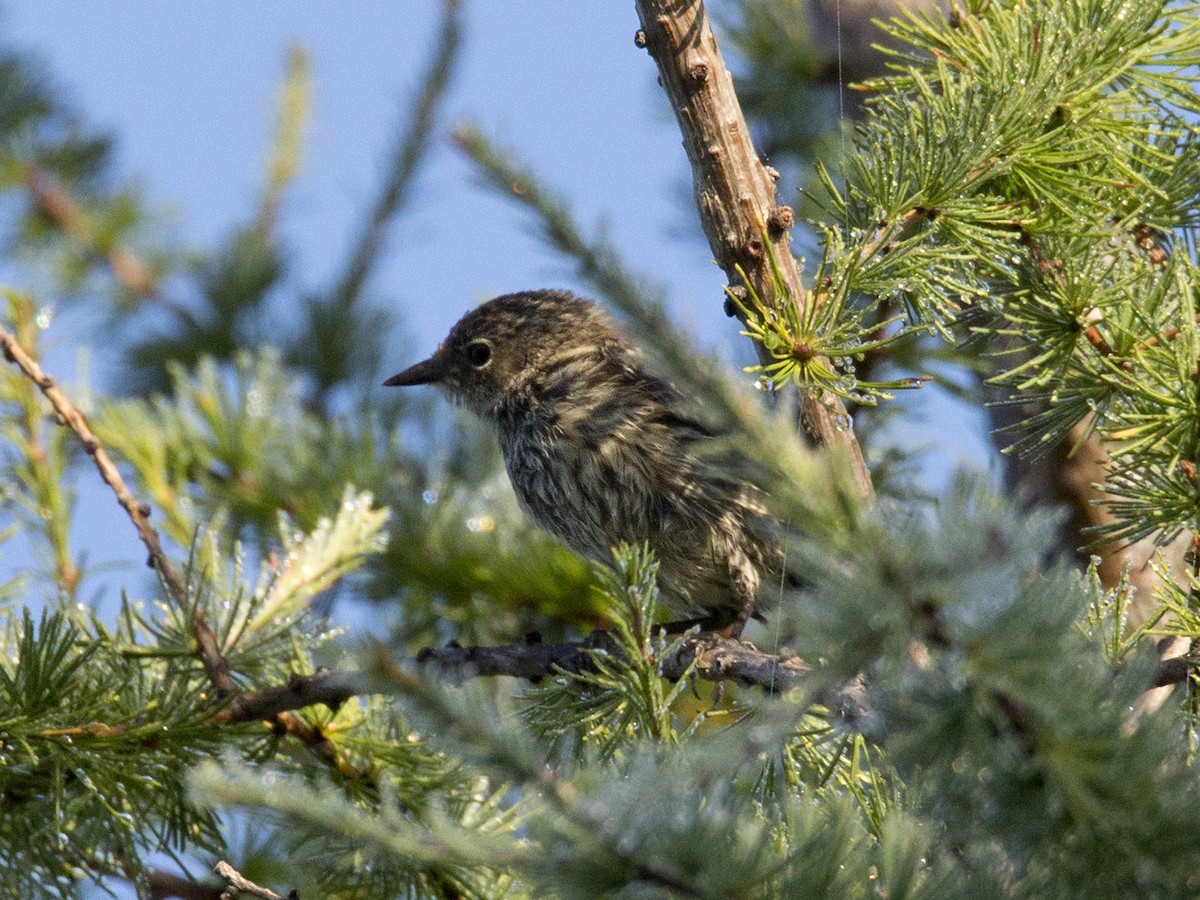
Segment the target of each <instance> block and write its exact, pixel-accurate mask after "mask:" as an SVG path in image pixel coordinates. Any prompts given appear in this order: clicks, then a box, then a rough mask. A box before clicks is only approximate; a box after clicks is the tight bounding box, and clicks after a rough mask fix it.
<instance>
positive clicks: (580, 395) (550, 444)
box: [384, 290, 781, 634]
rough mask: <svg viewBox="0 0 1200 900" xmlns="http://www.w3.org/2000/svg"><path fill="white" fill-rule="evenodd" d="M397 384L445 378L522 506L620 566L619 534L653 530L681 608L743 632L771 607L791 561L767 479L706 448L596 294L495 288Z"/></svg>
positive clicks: (637, 535)
mask: <svg viewBox="0 0 1200 900" xmlns="http://www.w3.org/2000/svg"><path fill="white" fill-rule="evenodd" d="M384 384H385V385H387V386H409V385H420V384H435V385H438V386H440V387H441V388H442V389H444V391H445V392H446V393H447V394H448V395H449V397H450V399H451V400H452V401H454V402H456V403H459V404H463V405H465V406H467V407H469V408H470V409H471V410H473V411H474V412H475V413H476V414H478V415H479V416H480V417H482V418H483V419H484V420H486V421H487V422H489V423H491V424H492V425H493V426H494V427H495V429H496V433H497V435H498V437H499V439H500V448H501V451H502V453H503V456H504V463H505V467H506V468H507V470H508V476H509V479H510V481H511V482H512V486H513V489H514V491H515V492H516V495H517V500H518V501H519V503H520V505H521V507H522V508H523V509H524V510H525V512H526V513H527V514H528V515H529V516H530V517H531V518H532V519H533V521H534V522H536V523H537V524H538V525H539V526H541V527H542V528H544V529H545V530H547V531H549V532H550V533H551V534H553V535H555V536H556V537H557V538H558V539H559V540H561V541H562V542H563V543H564V544H566V545H567V546H568V547H570V548H571V549H572V550H574V551H575V552H577V553H579V554H580V555H582V556H584V557H586V558H588V559H591V560H595V561H598V562H601V563H604V564H606V565H610V566H611V565H613V555H612V550H613V547H614V546H616V545H618V544H620V543H621V542H626V543H630V544H640V543H642V542H646V543H647V544H648V545H649V546H650V548H651V549H652V550H653V551H654V554H655V556H656V558H657V560H658V565H659V569H658V587H659V593H660V597H661V600H662V603H663V605H664V606H665V607H666V608H667V609H668V610H670V611H671V612H672V613H673V614H675V615H679V616H684V617H688V618H689V619H691V620H694V621H696V622H698V623H700V624H701V625H702V626H703V627H705V628H709V629H713V630H719V629H724V630H727V631H728V633H731V634H740V633H741V630H742V627H743V626H744V624H745V623H746V621H747V619H748V618H749V617H751V616H754V615H756V614H758V613H759V612H760V603H759V594H760V590H759V589H760V585H761V584H762V582H763V581H764V576H766V575H768V574H772V573H775V572H778V571H779V570H780V568H781V567H780V557H781V552H780V549H779V544H778V540H777V538H776V523H775V521H774V520H773V519H772V518H771V517H770V516H769V515H768V514H767V511H766V509H765V508H764V506H763V503H762V498H761V496H760V492H759V491H758V490H757V489H756V488H755V487H754V486H753V485H751V484H749V483H746V482H744V481H742V480H739V479H738V478H736V477H733V476H732V475H731V474H730V473H728V472H726V471H723V470H722V469H721V468H720V467H719V466H717V465H716V464H715V463H714V462H713V461H712V457H713V456H714V454H712V453H706V452H704V451H705V450H706V446H705V445H706V442H714V441H716V440H717V438H716V436H715V435H714V433H713V432H712V431H711V430H710V429H708V428H706V427H705V426H704V425H702V424H700V423H699V422H697V421H696V420H695V419H693V418H692V417H691V416H689V415H687V414H686V413H685V411H684V404H683V400H682V397H681V396H680V394H679V393H678V391H677V390H676V389H675V388H674V387H673V386H672V385H670V384H669V383H668V382H667V381H665V380H663V379H662V378H660V377H657V376H656V375H654V374H652V373H651V372H650V371H649V370H648V369H647V368H646V367H645V365H644V363H643V361H642V358H641V355H640V354H639V352H638V350H637V349H636V347H635V346H634V345H633V344H631V343H630V342H629V341H628V339H627V338H626V337H625V336H624V335H623V334H622V333H621V332H620V331H619V330H618V328H617V327H616V325H615V324H614V323H613V321H612V320H611V319H610V318H609V317H608V316H607V315H606V314H605V313H604V312H603V311H602V310H601V309H600V307H598V306H597V305H596V304H595V303H592V302H591V301H589V300H585V299H582V298H580V297H577V296H575V295H573V294H571V293H569V292H567V291H558V290H535V291H525V292H521V293H515V294H506V295H504V296H502V297H497V298H495V299H494V300H489V301H488V302H486V303H484V304H483V305H481V306H479V307H478V308H477V309H475V310H473V311H472V312H469V313H467V314H466V315H465V316H463V317H462V319H460V320H459V322H458V323H457V324H456V325H455V326H454V327H453V328H452V329H451V330H450V334H449V336H448V337H447V338H446V339H445V340H444V341H443V342H442V344H441V345H440V346H439V347H438V349H437V352H435V353H434V354H433V356H431V357H429V358H428V359H426V360H424V361H422V362H419V363H417V364H416V365H413V366H411V367H409V368H407V369H405V370H404V371H403V372H400V373H399V374H397V375H394V376H392V377H391V378H389V379H388V380H387V381H385V382H384Z"/></svg>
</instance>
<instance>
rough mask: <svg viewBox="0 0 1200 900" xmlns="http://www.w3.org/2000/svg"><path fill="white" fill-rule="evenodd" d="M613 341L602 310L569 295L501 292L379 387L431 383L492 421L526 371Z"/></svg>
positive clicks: (543, 366)
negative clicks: (428, 353) (434, 347)
mask: <svg viewBox="0 0 1200 900" xmlns="http://www.w3.org/2000/svg"><path fill="white" fill-rule="evenodd" d="M616 341H619V338H618V337H617V336H616V333H615V331H614V330H613V326H612V324H611V322H610V321H609V319H608V317H607V316H606V315H605V314H604V313H603V312H602V311H601V310H600V308H599V307H597V306H596V305H595V304H594V303H591V302H590V301H588V300H583V299H581V298H579V297H576V296H575V295H574V294H571V293H569V292H567V291H549V290H542V291H525V292H522V293H519V294H505V295H504V296H502V297H497V298H495V299H494V300H489V301H488V302H487V303H484V304H483V305H482V306H480V307H478V308H477V309H475V310H473V311H471V312H469V313H467V314H466V315H465V316H463V317H462V318H461V319H459V321H458V323H457V324H456V325H455V326H454V327H453V328H451V329H450V334H449V335H448V336H447V337H446V339H445V340H444V341H442V343H441V346H439V347H438V349H437V352H436V353H434V354H433V356H431V357H429V359H426V360H424V361H422V362H419V363H417V364H416V365H413V366H410V367H409V368H407V369H405V370H404V371H403V372H400V373H399V374H397V375H393V376H392V377H391V378H389V379H388V380H387V381H385V382H384V385H385V386H388V387H393V386H397V387H406V386H409V385H414V384H436V385H438V386H440V387H441V388H442V389H443V390H445V391H446V393H447V394H448V395H449V396H450V398H451V399H452V400H453V401H454V402H456V403H462V404H464V405H466V406H468V407H470V408H471V409H472V410H473V411H474V412H476V413H477V414H479V415H480V416H483V417H484V418H493V416H494V410H495V408H496V405H497V403H498V402H499V401H500V400H501V399H502V398H503V397H504V396H505V393H506V392H507V391H509V390H512V389H514V388H515V387H516V386H517V385H518V384H520V383H521V381H522V380H523V379H527V378H528V377H529V375H530V373H536V372H539V371H543V370H545V369H546V367H547V366H548V365H550V364H551V363H552V362H553V360H554V359H555V358H556V357H559V356H561V355H562V354H569V353H571V352H573V351H575V350H577V349H579V348H580V347H586V346H593V345H599V344H604V343H609V342H616Z"/></svg>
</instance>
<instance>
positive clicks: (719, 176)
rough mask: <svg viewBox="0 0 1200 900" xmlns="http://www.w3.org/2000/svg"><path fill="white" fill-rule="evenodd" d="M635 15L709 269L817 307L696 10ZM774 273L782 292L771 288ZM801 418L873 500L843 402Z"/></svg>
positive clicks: (688, 1) (662, 5) (697, 2)
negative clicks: (673, 125) (672, 122)
mask: <svg viewBox="0 0 1200 900" xmlns="http://www.w3.org/2000/svg"><path fill="white" fill-rule="evenodd" d="M637 10H638V17H639V19H640V20H641V25H642V30H641V31H639V32H638V34H637V43H638V45H639V46H642V47H645V48H646V49H647V50H649V52H650V55H651V56H652V57H653V58H654V61H655V62H656V63H657V64H658V72H659V81H660V83H661V84H662V86H663V90H665V91H666V93H667V97H668V98H669V100H670V102H671V108H672V109H673V110H674V112H675V118H676V121H677V122H678V123H679V128H680V131H681V132H682V133H683V144H684V147H685V149H686V150H687V155H688V160H689V161H690V162H691V165H692V185H693V190H694V193H695V198H696V206H697V209H698V210H699V213H700V222H701V225H702V226H703V227H704V233H705V235H706V236H707V237H708V244H709V247H710V248H711V250H712V253H713V256H714V257H715V258H716V261H717V264H718V265H720V266H721V268H722V269H724V271H725V274H726V276H727V278H728V279H729V283H730V284H731V285H741V284H742V282H743V281H744V280H745V281H749V282H750V285H749V286H750V287H752V288H753V289H754V291H755V292H756V293H757V295H758V296H759V297H761V298H763V301H764V302H766V303H768V304H773V305H779V304H782V303H785V302H791V303H794V304H797V305H800V306H801V307H803V305H804V304H810V303H817V302H819V298H817V297H816V296H814V295H811V294H809V293H808V292H807V291H805V289H804V284H803V282H802V281H801V280H800V271H799V269H798V267H797V265H796V260H795V258H794V257H793V256H792V252H791V248H790V246H789V241H790V237H789V234H788V229H789V228H790V227H791V225H792V222H793V221H794V218H795V217H794V214H793V213H792V210H791V209H790V208H789V207H786V206H777V205H776V203H775V178H776V176H775V173H774V172H772V171H771V170H770V169H768V168H767V167H766V166H764V165H763V164H762V162H761V161H760V160H759V158H758V154H757V152H756V151H755V149H754V143H753V141H752V140H751V138H750V130H749V128H748V127H747V125H746V120H745V117H744V116H743V115H742V109H741V104H740V103H739V102H738V98H737V94H736V93H735V92H734V88H733V77H732V76H731V75H730V74H729V71H728V69H726V68H725V62H724V60H723V59H722V57H721V51H720V48H719V47H718V46H717V40H716V37H715V36H714V35H713V32H712V28H711V27H710V26H709V22H708V16H707V14H706V13H705V10H704V3H703V2H702V0H637ZM764 241H769V242H770V245H771V246H770V247H767V246H766V244H765V243H764ZM772 258H773V259H774V261H775V266H772V265H771V259H772ZM774 268H777V269H778V276H779V277H780V278H781V280H782V289H783V290H782V292H780V291H777V290H776V281H775V278H776V272H775V271H773V269H774ZM781 293H782V294H784V296H781V295H780V294H781ZM756 350H757V352H758V353H759V357H760V359H762V361H763V362H769V361H770V360H769V359H767V353H766V350H765V349H764V348H763V347H761V346H757V347H756ZM801 417H802V420H803V423H804V428H805V430H806V431H807V433H808V434H809V436H810V437H811V438H812V439H813V440H814V441H815V442H816V443H817V444H818V445H819V446H822V447H829V448H837V449H840V450H841V451H843V452H844V453H846V454H847V456H848V457H849V458H850V461H851V463H852V464H853V468H854V474H855V480H856V482H857V485H858V489H859V492H860V493H861V494H862V496H864V497H866V498H869V497H871V496H873V494H874V488H873V486H872V484H871V475H870V473H869V472H868V471H867V467H866V463H865V462H864V461H863V456H862V450H861V448H860V447H859V445H858V440H857V439H856V438H855V436H854V433H853V431H852V430H851V429H849V428H847V427H846V424H845V423H846V422H847V421H848V420H849V417H848V416H847V415H846V409H845V406H844V405H843V403H842V401H841V400H840V399H838V398H837V397H836V396H834V395H832V394H829V393H828V392H826V393H825V394H824V395H823V396H820V397H810V396H808V395H805V397H804V402H803V405H802V409H801Z"/></svg>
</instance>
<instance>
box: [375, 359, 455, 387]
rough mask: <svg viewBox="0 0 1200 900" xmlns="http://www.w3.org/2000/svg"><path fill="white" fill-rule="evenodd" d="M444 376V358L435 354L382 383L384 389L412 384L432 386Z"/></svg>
mask: <svg viewBox="0 0 1200 900" xmlns="http://www.w3.org/2000/svg"><path fill="white" fill-rule="evenodd" d="M445 374H446V362H445V358H444V357H443V356H442V355H441V354H440V353H435V354H434V355H433V356H431V357H429V359H427V360H424V361H422V362H419V363H417V364H416V365H415V366H409V367H408V368H407V369H405V370H404V371H403V372H400V373H399V374H396V375H393V376H392V377H391V378H389V379H388V380H387V381H385V382H384V383H383V386H384V387H409V386H411V385H414V384H433V383H434V382H437V381H441V380H442V376H444V375H445Z"/></svg>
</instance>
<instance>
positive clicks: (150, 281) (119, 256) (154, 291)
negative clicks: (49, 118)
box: [25, 166, 200, 329]
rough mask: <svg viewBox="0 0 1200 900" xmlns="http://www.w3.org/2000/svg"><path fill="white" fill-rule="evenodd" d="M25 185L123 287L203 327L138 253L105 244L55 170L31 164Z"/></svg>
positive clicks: (41, 208) (43, 211)
mask: <svg viewBox="0 0 1200 900" xmlns="http://www.w3.org/2000/svg"><path fill="white" fill-rule="evenodd" d="M25 188H26V190H27V191H28V192H29V198H30V200H32V201H33V205H34V206H35V207H36V208H37V210H38V212H40V213H41V214H42V215H44V216H45V217H46V218H47V219H49V220H50V221H51V222H53V223H54V225H55V226H57V227H58V228H59V229H60V230H61V231H62V232H63V234H65V235H66V236H67V237H69V238H70V239H71V240H73V241H75V242H76V243H77V244H79V245H80V246H81V247H82V248H83V249H84V250H85V251H86V252H87V254H88V255H89V256H91V257H94V258H96V259H99V260H102V261H103V262H104V264H105V265H106V266H108V270H109V272H111V273H112V276H113V278H114V279H115V280H116V282H117V283H118V284H119V285H121V287H123V288H124V289H125V290H127V291H129V293H130V294H132V295H133V296H135V297H137V298H139V299H141V300H148V301H151V302H154V303H157V304H159V305H161V306H162V307H163V308H164V309H167V310H169V311H170V312H171V314H172V315H173V316H174V317H175V318H176V319H178V320H179V321H180V322H181V323H182V324H184V325H186V326H188V327H190V328H192V329H199V327H200V323H199V322H197V321H196V318H195V316H193V315H192V314H191V312H189V311H188V310H187V309H185V308H184V307H182V306H179V305H178V304H175V303H172V302H171V301H169V300H167V298H166V297H164V296H163V295H162V292H161V290H160V286H159V282H158V278H156V277H155V275H154V274H153V273H152V272H151V271H150V267H149V266H148V265H146V263H145V262H144V261H143V260H142V259H141V258H140V257H139V256H138V255H137V254H136V253H134V252H133V251H132V250H130V249H129V248H128V247H124V246H121V245H119V244H118V245H114V246H111V247H108V246H104V243H105V242H102V241H101V240H100V239H98V237H97V235H96V228H95V223H94V222H93V221H92V219H91V217H90V216H89V215H88V214H87V212H86V211H85V210H84V209H83V207H82V206H81V205H80V203H79V201H78V200H77V199H76V198H75V197H74V196H73V195H72V194H71V191H70V189H69V188H68V187H67V186H66V185H65V184H63V183H62V182H61V181H59V180H58V178H56V177H55V176H54V175H53V174H52V173H50V172H47V171H44V170H42V169H39V168H37V167H35V166H29V167H28V168H27V170H26V172H25Z"/></svg>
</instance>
